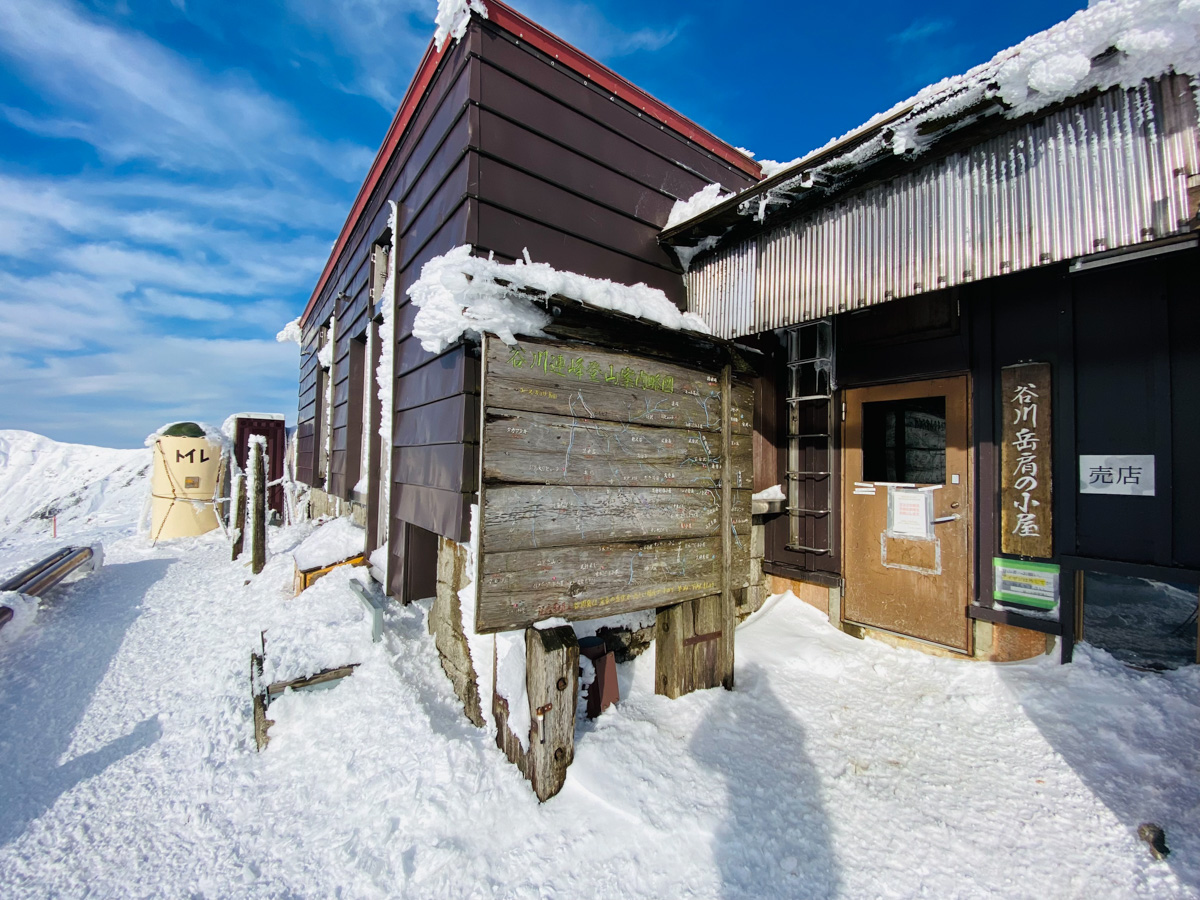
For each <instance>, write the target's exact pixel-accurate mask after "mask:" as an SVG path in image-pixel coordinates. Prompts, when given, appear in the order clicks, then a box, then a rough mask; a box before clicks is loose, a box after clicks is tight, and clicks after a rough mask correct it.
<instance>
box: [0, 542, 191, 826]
mask: <svg viewBox="0 0 1200 900" xmlns="http://www.w3.org/2000/svg"><path fill="white" fill-rule="evenodd" d="M169 565H170V562H169V561H167V560H146V561H142V562H133V563H124V564H119V565H112V566H105V567H104V568H102V569H101V570H100V571H99V572H97V573H95V574H94V575H92V576H90V577H89V578H87V579H86V580H85V581H83V582H80V583H79V584H78V585H73V586H69V587H65V588H62V589H60V590H58V591H56V592H55V593H54V594H52V595H51V596H50V597H49V598H44V599H43V600H42V608H41V610H40V611H39V614H38V619H37V621H35V622H34V624H33V626H32V627H31V628H30V629H29V630H28V631H26V632H25V633H24V634H23V635H22V636H21V637H20V638H18V640H17V641H16V642H15V643H13V644H11V645H9V646H7V647H5V648H3V649H0V670H2V672H3V678H2V680H0V760H2V761H3V764H2V765H0V846H3V845H5V844H8V843H10V842H11V841H13V840H14V839H16V838H17V837H19V836H20V835H21V834H22V833H23V832H24V831H25V829H26V827H27V826H28V824H29V823H30V822H32V821H34V820H35V819H37V818H38V817H39V816H41V815H42V813H44V812H45V811H46V810H47V809H49V808H50V807H51V806H53V805H54V803H55V802H56V801H57V800H58V798H59V797H60V796H62V795H63V794H65V793H67V792H68V791H70V790H71V789H72V788H74V787H75V786H76V785H78V784H80V783H82V782H84V781H86V780H87V779H89V778H91V777H93V776H95V775H98V774H100V773H101V772H103V771H104V770H105V769H107V768H108V767H109V766H111V765H112V764H113V763H115V762H118V761H119V760H121V759H123V758H125V757H126V756H129V755H130V754H132V753H135V752H136V751H138V750H140V749H142V748H143V747H148V746H150V745H151V744H153V743H154V742H155V741H156V740H158V738H159V736H160V735H161V733H162V729H161V726H160V725H159V722H158V719H157V718H148V719H146V720H144V721H142V722H139V723H136V724H134V725H133V727H132V729H131V730H130V731H129V732H128V733H127V734H125V735H124V736H122V737H119V738H116V739H115V740H113V741H110V742H109V743H108V744H106V745H105V746H103V747H100V748H98V749H96V750H93V751H91V752H88V753H84V754H82V755H80V756H76V757H75V758H73V759H71V760H69V761H67V762H65V763H62V764H61V765H60V764H59V760H60V759H61V758H62V756H63V754H64V753H66V752H67V750H68V749H69V748H70V746H71V741H72V737H73V735H74V733H75V729H76V728H77V726H78V725H79V723H80V722H81V721H82V719H83V717H84V714H85V713H86V712H87V709H88V706H89V704H90V703H91V700H92V696H93V694H94V693H95V690H96V687H97V685H99V684H100V682H101V680H102V679H103V677H104V673H105V672H106V671H107V670H108V667H109V665H110V664H111V662H112V660H113V657H114V656H115V655H116V653H117V651H118V649H119V648H120V646H121V642H122V641H123V640H124V637H125V633H126V631H127V630H128V629H129V627H130V625H132V624H133V622H134V621H135V620H136V619H137V617H138V615H139V613H140V605H141V602H142V599H143V597H144V596H145V594H146V592H147V591H148V590H149V589H150V588H151V586H153V585H154V584H155V583H156V582H157V581H159V579H161V578H162V577H163V574H164V572H165V571H166V569H167V567H168V566H169ZM13 735H22V738H21V739H19V740H15V739H13V737H12V736H13Z"/></svg>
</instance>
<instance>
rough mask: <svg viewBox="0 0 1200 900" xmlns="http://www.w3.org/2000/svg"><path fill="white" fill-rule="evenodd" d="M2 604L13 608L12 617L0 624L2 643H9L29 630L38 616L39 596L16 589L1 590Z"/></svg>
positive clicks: (0, 602)
mask: <svg viewBox="0 0 1200 900" xmlns="http://www.w3.org/2000/svg"><path fill="white" fill-rule="evenodd" d="M0 606H7V607H8V608H9V609H11V610H12V612H13V615H12V618H11V619H9V620H8V621H7V622H6V623H4V624H3V625H0V644H9V643H12V642H14V641H16V640H17V638H19V637H20V636H21V635H22V634H24V633H25V632H26V631H28V630H29V626H30V625H32V624H33V622H34V620H35V619H36V618H37V611H38V598H37V597H31V596H29V595H28V594H20V593H17V592H16V591H0Z"/></svg>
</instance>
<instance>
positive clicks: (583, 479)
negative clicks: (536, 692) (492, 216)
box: [476, 336, 753, 632]
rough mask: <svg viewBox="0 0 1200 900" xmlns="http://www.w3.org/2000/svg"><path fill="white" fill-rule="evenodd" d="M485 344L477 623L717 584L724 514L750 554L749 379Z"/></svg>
mask: <svg viewBox="0 0 1200 900" xmlns="http://www.w3.org/2000/svg"><path fill="white" fill-rule="evenodd" d="M483 353H484V378H483V406H484V424H483V448H482V457H483V459H482V467H483V473H482V474H483V479H482V484H483V487H482V491H481V496H480V503H481V504H482V529H481V534H480V552H479V590H478V599H477V603H478V609H477V615H476V628H477V629H478V630H479V631H481V632H486V631H501V630H510V629H515V628H522V627H525V626H527V625H531V624H533V623H534V622H537V621H540V620H542V619H546V618H551V617H556V616H562V617H565V618H568V619H589V618H599V617H601V616H607V615H613V614H616V613H622V612H631V611H635V610H642V609H652V608H655V607H661V606H668V605H671V604H674V603H681V602H683V601H685V600H694V599H697V598H700V597H707V596H711V595H713V594H719V593H721V591H722V570H723V564H722V559H723V547H722V528H723V525H722V523H728V528H729V534H728V539H729V540H730V541H731V542H732V549H733V557H734V559H735V560H738V559H742V558H744V560H743V562H744V563H745V564H746V565H748V556H749V537H750V498H751V493H752V486H753V485H752V482H753V475H752V466H753V461H752V448H751V441H752V437H751V432H752V416H753V392H752V389H751V388H750V387H749V386H746V385H740V384H737V383H733V382H730V381H728V375H727V374H726V375H725V376H724V380H723V377H722V374H721V373H719V372H718V373H711V372H705V371H701V370H699V369H694V368H691V367H687V366H680V365H677V364H674V363H670V362H665V361H662V360H658V359H652V358H647V357H643V356H635V355H632V354H629V353H624V352H620V351H615V350H611V349H602V348H599V347H595V346H593V345H590V344H571V343H547V342H541V341H522V342H521V343H520V344H515V345H512V346H509V345H506V344H504V343H502V342H501V341H500V340H498V339H496V338H494V337H491V336H488V337H487V338H486V340H485V342H484V349H483ZM723 384H729V385H730V387H729V398H728V399H729V403H728V404H726V403H725V398H724V397H723V396H722V391H723ZM726 406H727V407H728V420H726V419H725V412H724V411H723V410H724V409H725V408H726ZM726 454H728V457H729V465H728V466H726V465H725V456H726ZM726 471H728V473H729V480H730V487H731V489H732V490H731V491H730V492H729V497H730V501H729V508H728V509H726V508H723V503H722V496H723V491H722V484H721V481H722V476H723V472H726Z"/></svg>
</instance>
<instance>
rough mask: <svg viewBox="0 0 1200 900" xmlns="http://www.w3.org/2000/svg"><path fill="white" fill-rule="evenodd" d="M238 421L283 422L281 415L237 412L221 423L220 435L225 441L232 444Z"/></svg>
mask: <svg viewBox="0 0 1200 900" xmlns="http://www.w3.org/2000/svg"><path fill="white" fill-rule="evenodd" d="M238 419H270V420H272V421H275V422H282V421H283V420H284V415H283V413H265V412H239V413H234V414H233V415H232V416H227V417H226V418H225V421H224V422H222V423H221V434H223V435H225V437H226V439H228V441H229V442H230V445H232V443H233V438H234V434H235V432H236V431H237V420H238Z"/></svg>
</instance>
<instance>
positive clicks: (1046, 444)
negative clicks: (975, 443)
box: [1000, 363, 1054, 559]
mask: <svg viewBox="0 0 1200 900" xmlns="http://www.w3.org/2000/svg"><path fill="white" fill-rule="evenodd" d="M1000 415H1001V418H1002V420H1003V427H1002V429H1001V438H1000V552H1001V553H1006V554H1010V555H1012V556H1029V557H1036V558H1039V559H1049V558H1050V557H1051V556H1053V554H1054V545H1053V535H1054V528H1053V526H1054V504H1053V500H1052V496H1051V459H1052V453H1051V450H1052V446H1051V430H1052V429H1051V424H1052V419H1051V408H1050V364H1049V363H1024V364H1021V365H1017V366H1007V367H1006V368H1004V369H1001V370H1000Z"/></svg>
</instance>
